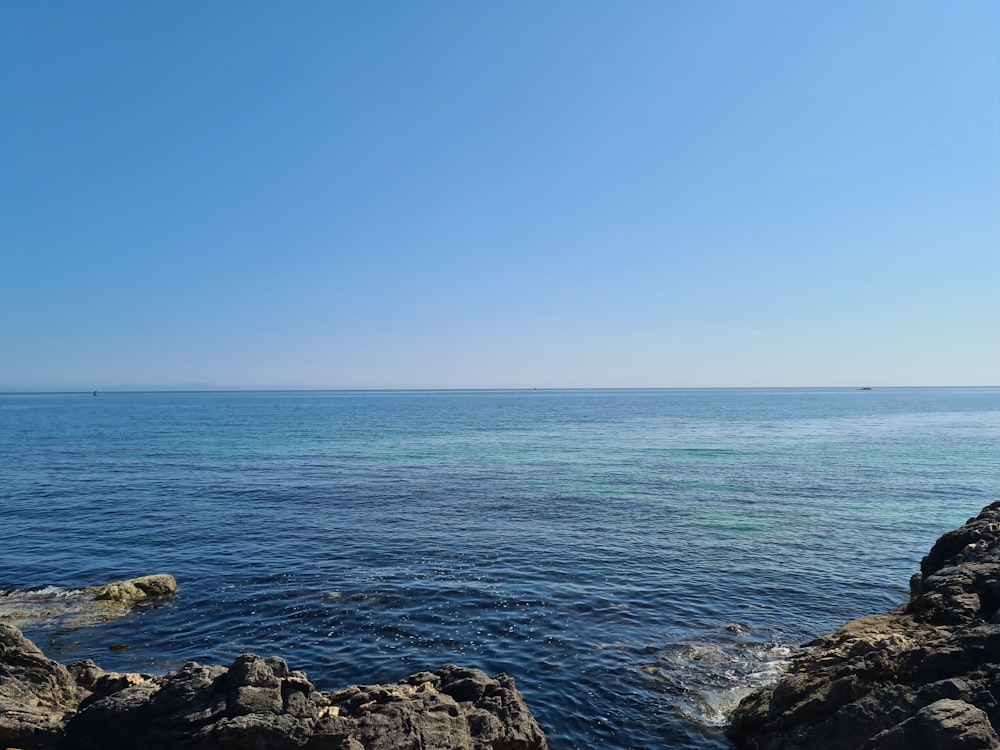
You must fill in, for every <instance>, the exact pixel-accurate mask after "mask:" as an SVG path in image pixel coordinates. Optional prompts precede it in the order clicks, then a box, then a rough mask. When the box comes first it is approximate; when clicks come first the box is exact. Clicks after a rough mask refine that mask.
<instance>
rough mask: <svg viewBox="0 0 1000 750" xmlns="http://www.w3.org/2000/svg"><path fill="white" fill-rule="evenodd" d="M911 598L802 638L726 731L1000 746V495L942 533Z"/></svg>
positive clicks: (875, 749) (881, 746) (865, 744)
mask: <svg viewBox="0 0 1000 750" xmlns="http://www.w3.org/2000/svg"><path fill="white" fill-rule="evenodd" d="M910 588H911V593H912V597H911V599H910V601H909V603H907V604H906V605H904V606H902V607H900V608H898V609H896V610H893V611H892V612H889V613H887V614H884V615H875V616H872V617H864V618H861V619H859V620H854V621H852V622H849V623H847V624H846V625H844V626H843V627H842V628H840V629H839V630H837V631H836V632H834V633H832V634H830V635H828V636H825V637H823V638H819V639H818V640H815V641H813V642H811V643H808V644H806V646H805V647H804V648H803V649H802V651H801V652H800V653H799V654H798V655H797V656H796V657H795V658H794V659H793V660H792V662H791V664H790V666H789V668H788V669H787V671H786V673H785V674H784V675H783V676H782V677H781V678H780V679H779V680H778V681H777V682H776V683H775V684H774V685H772V686H770V687H768V688H765V689H764V690H762V691H760V692H758V693H755V694H753V695H751V696H749V697H747V698H746V699H744V700H743V702H742V703H741V704H740V705H739V707H738V708H737V709H736V710H735V711H734V712H733V715H732V717H731V719H732V721H731V725H730V727H729V729H728V730H727V733H728V734H729V736H730V738H731V739H733V740H734V741H735V743H736V744H737V745H738V746H740V747H744V748H751V749H753V750H778V748H781V749H782V750H795V749H799V748H801V749H802V750H806V749H808V750H855V749H857V750H861V749H863V750H897V749H899V750H902V749H903V748H914V749H915V750H921V749H923V748H926V749H927V750H930V749H931V748H948V749H949V750H980V749H983V748H989V749H990V750H1000V739H998V737H997V727H998V726H1000V616H998V614H997V612H998V609H1000V503H994V504H992V505H990V506H988V507H986V508H985V509H984V510H983V511H982V512H981V513H980V514H979V516H978V517H977V518H973V519H970V520H969V521H968V522H967V523H966V524H965V525H964V526H962V527H961V528H959V529H956V530H954V531H950V532H948V533H946V534H944V535H943V536H942V537H941V538H940V539H939V540H938V541H937V543H936V544H935V545H934V547H933V548H932V549H931V551H930V553H929V554H928V555H927V556H926V557H925V558H924V559H923V561H922V563H921V572H920V573H919V574H917V575H915V576H914V577H913V578H912V579H911V582H910Z"/></svg>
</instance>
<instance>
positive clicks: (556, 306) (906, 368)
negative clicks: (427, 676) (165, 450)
mask: <svg viewBox="0 0 1000 750" xmlns="http://www.w3.org/2000/svg"><path fill="white" fill-rule="evenodd" d="M0 271H2V272H0V389H30V390H48V389H88V390H89V389H93V388H98V389H110V388H115V387H154V386H155V387H185V386H187V387H200V386H206V385H211V386H219V387H333V388H345V387H346V388H359V387H360V388H393V387H431V388H436V387H443V388H447V387H588V386H594V387H631V386H635V387H646V386H648V387H657V386H663V387H672V386H799V385H801V386H809V385H817V386H825V385H845V386H854V385H876V386H879V385H998V384H1000V292H998V290H1000V3H997V2H995V0H960V1H959V2H940V1H939V0H934V1H933V2H930V1H926V0H899V1H898V2H896V1H892V0H857V1H851V0H847V2H840V1H838V2H833V1H832V0H831V1H830V2H808V3H803V2H799V1H798V0H788V1H787V2H777V1H774V2H772V1H768V0H754V1H753V2H751V1H749V0H748V1H746V2H727V1H725V0H716V1H714V2H680V1H673V2H672V1H670V0H656V1H655V2H644V1H641V0H628V1H625V2H620V3H609V2H604V1H603V0H601V1H600V2H598V1H596V0H595V1H588V0H573V1H572V2H559V1H555V0H553V1H550V2H535V1H534V0H532V1H531V2H528V1H526V0H514V1H513V2H474V3H469V2H459V0H452V1H449V2H440V1H429V2H410V1H409V0H407V1H405V2H391V1H386V2H378V3H362V2H348V1H347V0H344V1H342V2H335V1H325V0H324V1H323V2H309V1H308V0H304V1H301V2H295V3H280V2H246V1H244V0H240V1H239V2H236V1H235V0H234V1H231V2H224V1H219V2H201V1H200V0H199V2H186V1H184V0H172V1H171V2H143V3H135V2H110V1H104V2H96V1H95V2H80V3H68V2H51V1H46V0H8V1H7V2H4V3H2V4H0Z"/></svg>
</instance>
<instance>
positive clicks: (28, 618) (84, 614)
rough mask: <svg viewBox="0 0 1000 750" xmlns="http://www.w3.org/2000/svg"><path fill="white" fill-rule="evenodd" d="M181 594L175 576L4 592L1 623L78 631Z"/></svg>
mask: <svg viewBox="0 0 1000 750" xmlns="http://www.w3.org/2000/svg"><path fill="white" fill-rule="evenodd" d="M176 592H177V581H175V580H174V578H173V576H169V575H165V574H162V573H161V574H157V575H151V576H143V577H141V578H132V579H129V580H127V581H114V582H112V583H106V584H104V585H102V586H89V587H88V588H83V589H67V588H61V587H58V586H48V587H46V588H44V589H38V590H23V589H15V590H11V591H2V592H0V622H8V623H10V624H12V625H16V626H18V627H22V628H23V627H26V626H30V625H35V624H38V623H43V622H44V623H46V624H47V625H52V624H53V623H58V624H60V625H65V626H67V627H76V626H80V625H86V624H88V623H95V622H102V621H106V620H111V619H114V618H116V617H122V616H124V615H126V614H128V613H129V611H131V609H132V607H133V606H135V605H136V604H145V603H152V602H157V601H163V600H165V599H169V598H170V597H171V596H173V595H174V594H175V593H176Z"/></svg>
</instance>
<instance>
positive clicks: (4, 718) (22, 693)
mask: <svg viewBox="0 0 1000 750" xmlns="http://www.w3.org/2000/svg"><path fill="white" fill-rule="evenodd" d="M83 695H84V691H83V690H81V689H80V688H79V687H78V686H77V684H76V682H75V681H74V679H73V676H72V675H71V674H70V673H69V670H67V669H66V668H65V667H63V666H62V665H61V664H58V663H56V662H54V661H52V660H51V659H47V658H46V657H45V654H43V653H42V652H41V650H40V649H39V648H38V647H37V646H35V644H34V643H32V642H31V641H29V640H28V639H27V638H25V637H24V636H23V635H21V631H20V630H18V629H17V628H15V627H13V626H11V625H8V624H5V623H2V622H0V747H11V748H14V747H16V748H49V747H54V746H55V745H56V743H57V742H58V741H59V738H60V736H61V735H62V727H63V723H64V721H65V719H66V717H67V715H69V714H71V713H72V712H73V711H75V710H76V707H77V705H78V704H79V702H80V700H81V698H82V697H83Z"/></svg>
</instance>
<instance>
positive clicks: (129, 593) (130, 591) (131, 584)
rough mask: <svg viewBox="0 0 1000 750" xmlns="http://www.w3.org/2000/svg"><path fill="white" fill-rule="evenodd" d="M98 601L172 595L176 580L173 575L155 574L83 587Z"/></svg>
mask: <svg viewBox="0 0 1000 750" xmlns="http://www.w3.org/2000/svg"><path fill="white" fill-rule="evenodd" d="M84 591H85V592H87V593H89V594H92V595H93V597H94V599H96V600H98V601H112V602H120V603H122V604H134V603H136V602H141V601H143V600H145V599H157V598H163V597H168V596H173V595H174V594H175V593H177V581H175V580H174V577H173V576H169V575H166V574H162V573H161V574H157V575H151V576H142V577H141V578H132V579H129V580H127V581H115V582H114V583H106V584H104V585H103V586H92V587H90V588H87V589H84Z"/></svg>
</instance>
